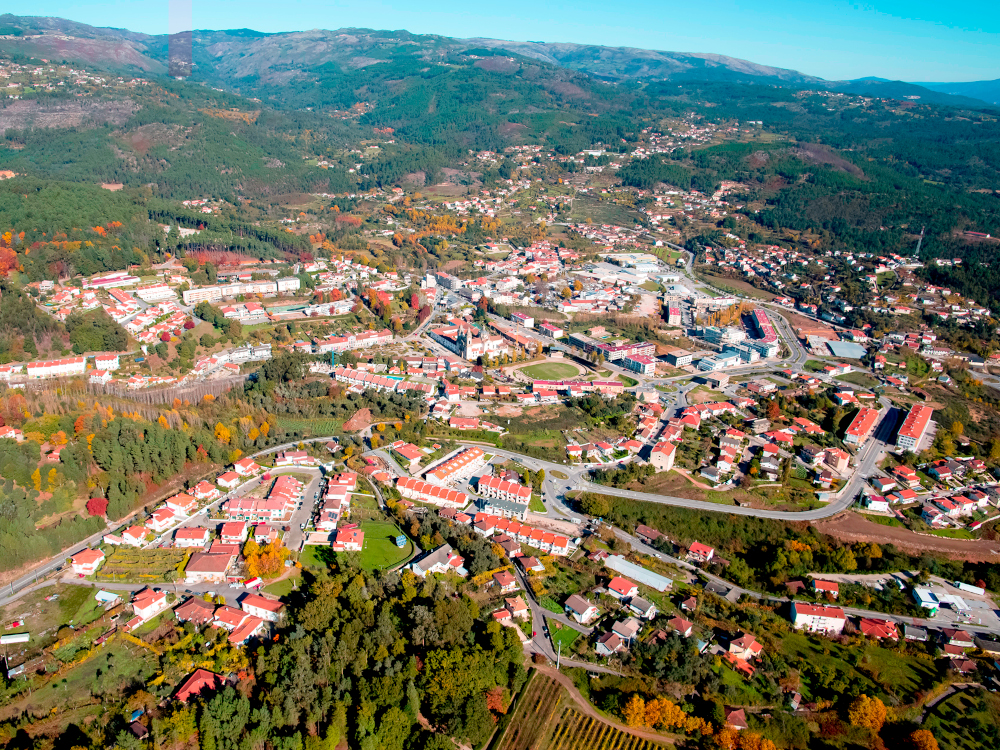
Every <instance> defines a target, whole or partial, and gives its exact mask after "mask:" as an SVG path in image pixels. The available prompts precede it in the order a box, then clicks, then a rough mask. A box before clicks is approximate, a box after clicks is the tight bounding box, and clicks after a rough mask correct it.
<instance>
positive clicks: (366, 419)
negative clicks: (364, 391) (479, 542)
mask: <svg viewBox="0 0 1000 750" xmlns="http://www.w3.org/2000/svg"><path fill="white" fill-rule="evenodd" d="M371 423H372V410H371V409H359V410H358V411H356V412H355V413H354V416H352V417H351V418H350V419H348V420H347V421H346V422H344V432H358V431H359V430H363V429H365V428H366V427H368V425H370V424H371Z"/></svg>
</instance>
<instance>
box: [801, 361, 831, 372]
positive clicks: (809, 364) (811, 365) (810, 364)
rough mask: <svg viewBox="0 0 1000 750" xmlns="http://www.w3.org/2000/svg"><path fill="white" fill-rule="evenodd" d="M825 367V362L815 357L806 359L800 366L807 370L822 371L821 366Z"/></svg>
mask: <svg viewBox="0 0 1000 750" xmlns="http://www.w3.org/2000/svg"><path fill="white" fill-rule="evenodd" d="M824 367H826V363H825V362H818V361H817V360H815V359H810V360H807V361H806V363H805V364H804V365H802V368H803V369H804V370H806V371H807V372H823V368H824Z"/></svg>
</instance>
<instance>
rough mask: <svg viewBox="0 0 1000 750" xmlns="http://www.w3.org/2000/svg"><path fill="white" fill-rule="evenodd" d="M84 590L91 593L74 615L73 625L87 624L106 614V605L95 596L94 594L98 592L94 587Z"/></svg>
mask: <svg viewBox="0 0 1000 750" xmlns="http://www.w3.org/2000/svg"><path fill="white" fill-rule="evenodd" d="M82 590H83V591H85V592H87V593H89V594H91V596H89V597H87V599H86V600H85V601H84V602H83V604H81V605H80V607H79V609H77V610H76V613H75V614H74V615H73V626H74V627H77V628H78V627H80V626H81V625H87V624H88V623H91V622H93V621H94V620H96V619H98V618H99V617H100V616H101V615H103V614H104V607H103V606H102V605H101V603H100V602H99V601H97V599H96V598H95V596H94V595H96V594H97V592H96V591H95V590H94V589H82Z"/></svg>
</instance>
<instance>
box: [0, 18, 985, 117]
mask: <svg viewBox="0 0 1000 750" xmlns="http://www.w3.org/2000/svg"><path fill="white" fill-rule="evenodd" d="M0 31H5V32H6V33H7V34H8V35H9V34H10V32H11V31H15V32H17V33H19V34H20V36H16V37H11V36H8V37H7V38H6V39H0V49H2V50H5V51H10V52H18V53H20V54H28V55H35V56H44V57H47V58H51V59H67V60H76V61H81V62H86V63H91V64H98V65H105V66H111V67H120V68H135V69H138V70H142V71H145V72H148V73H154V74H163V73H166V72H167V67H168V56H169V37H168V36H167V35H155V36H154V35H149V34H142V33H138V32H132V31H129V30H127V29H115V28H98V27H94V26H88V25H86V24H82V23H77V22H75V21H70V20H66V19H62V18H50V17H38V16H14V15H10V14H6V15H3V16H0ZM191 36H192V48H193V52H194V55H193V57H194V68H193V70H194V73H195V74H196V75H199V76H203V77H205V78H207V79H214V80H216V81H218V82H220V83H226V84H229V85H238V84H240V83H241V82H245V81H248V80H252V81H255V82H259V83H267V84H270V85H278V86H281V85H286V84H289V83H290V82H293V81H300V82H302V81H306V80H309V79H310V78H312V79H313V80H317V79H316V77H315V75H313V74H312V73H311V71H314V70H317V69H318V68H320V67H321V66H325V65H328V64H330V63H336V64H339V65H340V66H341V67H342V68H344V69H345V70H348V71H350V70H358V69H360V68H364V67H367V66H370V65H375V64H378V63H381V62H389V61H390V60H391V59H392V55H393V54H398V53H399V52H400V51H401V50H407V51H412V53H413V54H415V55H416V56H417V57H420V58H421V59H425V60H427V61H428V62H441V61H444V60H446V59H447V58H448V57H449V56H453V55H456V54H461V53H462V52H463V51H464V50H474V49H480V50H490V51H492V52H493V53H496V54H503V53H509V54H510V55H516V56H520V57H523V58H526V59H528V60H534V61H538V62H540V63H545V64H548V65H551V66H553V67H556V68H562V69H565V70H568V71H575V72H578V73H582V74H585V75H588V76H591V77H593V78H596V79H599V80H603V81H608V82H627V81H636V82H647V81H648V82H652V81H664V80H678V81H684V80H688V81H693V80H705V81H723V82H736V83H754V84H761V85H772V86H783V87H791V88H822V89H828V90H831V91H837V92H842V93H850V94H868V95H871V96H876V97H886V98H898V99H911V100H914V101H921V102H927V103H936V104H946V105H952V106H961V107H982V106H983V104H984V103H985V104H988V105H993V106H998V105H1000V80H997V81H975V82H968V83H922V84H921V83H906V82H903V81H889V80H886V79H883V78H877V77H866V78H860V79H856V80H852V81H828V80H825V79H822V78H819V77H816V76H810V75H807V74H804V73H800V72H799V71H796V70H790V69H786V68H777V67H773V66H768V65H761V64H758V63H754V62H751V61H748V60H742V59H739V58H735V57H729V56H726V55H721V54H715V53H690V52H668V51H661V50H648V49H640V48H635V47H604V46H599V45H586V44H573V43H563V42H530V41H525V42H518V41H509V40H501V39H487V38H471V39H459V38H451V37H444V36H438V35H433V34H411V33H409V32H407V31H401V30H400V31H380V30H373V29H354V28H344V29H336V30H324V29H312V30H304V31H296V32H281V33H274V34H271V33H266V32H260V31H254V30H252V29H231V30H224V31H211V30H196V31H194V32H192V34H191Z"/></svg>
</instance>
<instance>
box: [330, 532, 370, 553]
mask: <svg viewBox="0 0 1000 750" xmlns="http://www.w3.org/2000/svg"><path fill="white" fill-rule="evenodd" d="M364 543H365V532H363V531H362V530H361V529H353V528H352V529H348V528H344V529H338V531H337V538H336V540H335V541H334V542H333V544H332V545H331V547H332V548H333V551H334V552H360V551H361V547H362V546H364Z"/></svg>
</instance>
